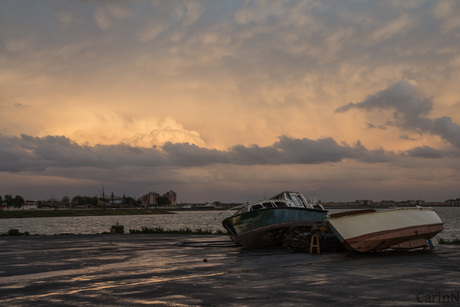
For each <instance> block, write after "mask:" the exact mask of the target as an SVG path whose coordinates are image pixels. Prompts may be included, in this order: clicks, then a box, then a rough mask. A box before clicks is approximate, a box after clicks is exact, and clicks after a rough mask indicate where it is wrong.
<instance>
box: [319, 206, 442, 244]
mask: <svg viewBox="0 0 460 307" xmlns="http://www.w3.org/2000/svg"><path fill="white" fill-rule="evenodd" d="M325 224H326V226H327V227H328V228H329V229H330V230H331V231H332V232H333V233H334V234H335V235H336V236H337V237H338V238H339V240H340V241H341V242H342V244H343V245H344V246H345V247H346V248H347V249H348V250H350V251H357V252H369V251H374V250H384V249H390V248H393V249H411V248H416V247H421V246H426V245H427V240H430V239H431V238H433V237H434V236H435V235H436V234H438V233H439V232H441V231H442V230H443V229H444V227H443V223H442V221H441V219H440V218H439V216H438V215H437V214H436V212H435V211H434V210H433V209H432V208H421V207H417V208H397V209H388V210H380V211H377V210H374V209H369V210H357V211H347V212H342V213H335V214H331V215H330V216H327V217H326V218H325Z"/></svg>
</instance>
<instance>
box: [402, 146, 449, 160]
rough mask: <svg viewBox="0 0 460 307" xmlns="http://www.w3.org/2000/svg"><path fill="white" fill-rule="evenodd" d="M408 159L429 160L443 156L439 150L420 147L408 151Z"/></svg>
mask: <svg viewBox="0 0 460 307" xmlns="http://www.w3.org/2000/svg"><path fill="white" fill-rule="evenodd" d="M406 154H407V155H408V156H410V157H416V158H429V159H440V158H443V157H444V156H445V155H444V153H443V152H441V151H440V150H437V149H434V148H431V147H430V146H421V147H416V148H413V149H411V150H408V151H407V153H406Z"/></svg>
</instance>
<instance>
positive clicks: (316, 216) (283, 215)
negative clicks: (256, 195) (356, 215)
mask: <svg viewBox="0 0 460 307" xmlns="http://www.w3.org/2000/svg"><path fill="white" fill-rule="evenodd" d="M326 214H327V211H326V210H325V209H324V208H323V206H321V205H320V204H319V203H318V202H317V201H315V200H313V201H310V202H308V201H307V200H306V199H305V197H304V196H303V195H302V194H301V193H298V192H288V191H286V192H282V193H279V194H277V195H275V196H273V197H272V198H270V199H267V200H262V201H258V202H254V203H249V204H247V205H244V206H243V207H242V208H241V209H240V210H238V211H237V212H236V213H235V214H234V215H233V216H231V217H228V218H226V219H224V220H223V221H222V225H223V226H224V228H225V229H227V230H229V231H230V232H231V233H232V238H233V239H234V240H235V241H237V242H238V243H240V244H241V245H242V246H243V247H245V248H251V249H257V248H263V247H269V246H276V245H282V243H283V238H284V235H285V234H286V233H287V232H288V230H289V229H290V228H291V227H297V229H300V230H305V231H307V230H309V229H310V228H311V227H312V226H313V225H316V224H318V223H321V221H322V219H323V217H324V216H325V215H326Z"/></svg>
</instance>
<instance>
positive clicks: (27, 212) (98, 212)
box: [0, 205, 460, 219]
mask: <svg viewBox="0 0 460 307" xmlns="http://www.w3.org/2000/svg"><path fill="white" fill-rule="evenodd" d="M323 206H324V209H326V210H330V209H343V210H356V209H392V208H405V207H404V206H396V207H394V206H390V205H387V206H382V205H380V206H379V205H375V206H372V205H367V206H363V205H323ZM412 207H413V206H412ZM422 207H424V208H434V209H436V208H445V207H453V208H458V207H460V206H458V205H436V206H422ZM228 210H232V208H208V207H206V208H205V207H201V208H161V209H159V208H155V209H117V208H106V209H24V210H21V209H13V210H3V211H0V219H7V218H38V217H69V216H112V215H153V214H175V212H198V211H228Z"/></svg>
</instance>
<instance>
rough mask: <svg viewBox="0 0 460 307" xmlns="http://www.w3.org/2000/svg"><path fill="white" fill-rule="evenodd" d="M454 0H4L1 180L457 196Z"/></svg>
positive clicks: (202, 193) (229, 193)
mask: <svg viewBox="0 0 460 307" xmlns="http://www.w3.org/2000/svg"><path fill="white" fill-rule="evenodd" d="M458 16H460V2H458V1H449V0H440V1H423V0H415V1H411V0H407V1H370V0H369V1H366V0H341V1H330V0H306V1H238V0H234V1H206V0H199V1H193V0H191V1H173V0H171V1H140V0H139V1H122V0H119V1H117V0H113V1H91V0H86V1H78V0H59V1H58V0H34V1H28V0H5V1H1V2H0V195H5V194H11V195H13V196H14V195H21V196H22V197H24V198H25V199H31V200H39V199H49V198H57V199H60V198H62V197H64V196H69V197H71V198H72V197H73V196H76V195H84V196H97V195H98V194H99V193H100V192H101V191H102V189H104V190H105V193H111V192H113V193H114V194H115V195H119V196H122V195H123V194H126V195H127V196H131V197H140V196H141V195H143V194H146V193H148V192H150V191H156V192H158V193H160V194H163V193H166V192H167V191H169V190H173V191H175V192H176V193H177V197H178V199H177V201H178V202H179V203H181V202H184V203H187V202H214V201H221V202H247V201H256V200H260V199H264V198H266V197H271V196H273V195H275V194H277V193H279V192H281V191H284V190H290V191H298V192H302V193H303V194H304V195H305V196H306V197H307V198H308V197H317V198H319V199H320V200H322V201H323V202H328V201H355V200H357V199H370V200H374V201H380V200H410V199H423V200H426V201H444V200H447V199H450V198H458V197H460V95H459V94H460V88H459V84H460V19H459V18H458Z"/></svg>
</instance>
